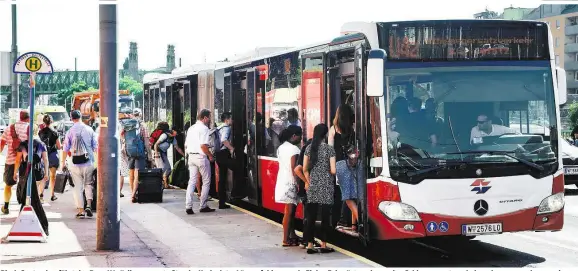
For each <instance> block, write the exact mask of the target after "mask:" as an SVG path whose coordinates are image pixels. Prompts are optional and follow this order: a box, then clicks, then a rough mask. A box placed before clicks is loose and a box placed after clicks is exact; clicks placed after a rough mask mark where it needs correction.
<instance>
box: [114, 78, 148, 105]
mask: <svg viewBox="0 0 578 271" xmlns="http://www.w3.org/2000/svg"><path fill="white" fill-rule="evenodd" d="M118 89H119V90H120V89H128V90H129V91H130V93H132V94H133V95H134V98H135V100H136V101H142V98H143V96H142V95H143V88H142V84H141V83H139V82H137V81H136V80H134V79H132V77H130V76H124V77H122V78H121V79H120V80H119V81H118Z"/></svg>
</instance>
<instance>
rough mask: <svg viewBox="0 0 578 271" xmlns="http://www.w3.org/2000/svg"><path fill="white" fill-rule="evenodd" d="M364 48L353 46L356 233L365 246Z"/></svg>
mask: <svg viewBox="0 0 578 271" xmlns="http://www.w3.org/2000/svg"><path fill="white" fill-rule="evenodd" d="M365 51H366V47H365V44H364V43H361V44H359V45H357V46H355V59H354V78H355V82H354V84H355V126H356V127H355V131H356V139H357V140H356V143H357V149H358V151H359V155H358V157H359V158H358V159H359V162H360V165H361V166H360V169H359V171H358V176H357V184H358V185H357V194H358V201H357V208H358V214H359V221H358V232H359V237H360V239H361V241H362V242H363V243H364V244H367V242H368V240H369V224H368V214H367V211H368V208H367V170H368V167H369V156H368V154H371V150H369V151H368V146H371V140H370V133H369V132H368V130H367V127H368V125H371V124H370V123H368V119H369V113H368V109H369V107H368V105H367V97H366V96H365V80H364V79H365V76H366V70H365V68H364V67H366V64H367V56H366V52H365Z"/></svg>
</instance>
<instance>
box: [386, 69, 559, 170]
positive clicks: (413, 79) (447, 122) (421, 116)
mask: <svg viewBox="0 0 578 271" xmlns="http://www.w3.org/2000/svg"><path fill="white" fill-rule="evenodd" d="M386 66H387V67H386V75H385V76H386V82H388V88H387V89H386V97H387V100H388V106H389V107H388V112H389V114H388V118H387V128H388V149H389V155H390V159H389V166H390V169H391V170H392V171H394V170H404V171H405V172H407V171H412V170H419V169H423V168H427V167H434V166H439V165H440V164H445V163H451V162H452V161H456V162H467V163H470V164H476V163H482V164H484V163H499V164H504V163H519V162H520V158H521V159H523V160H524V161H529V162H532V163H541V164H543V163H551V162H552V161H555V159H556V157H557V151H556V141H554V140H555V139H556V136H555V135H556V131H557V121H556V110H555V109H556V108H555V106H556V102H555V99H554V88H553V81H552V70H551V68H550V63H549V62H548V61H495V62H492V63H487V62H486V63H484V64H480V63H479V62H476V64H473V63H472V62H469V63H468V62H435V63H433V62H432V63H387V64H386Z"/></svg>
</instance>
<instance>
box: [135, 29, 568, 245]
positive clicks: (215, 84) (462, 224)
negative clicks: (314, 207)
mask: <svg viewBox="0 0 578 271" xmlns="http://www.w3.org/2000/svg"><path fill="white" fill-rule="evenodd" d="M341 34H342V36H339V37H337V38H335V39H333V40H331V41H327V42H322V43H318V44H314V45H311V46H306V47H300V48H293V49H287V50H282V51H277V52H272V53H271V52H269V53H270V54H269V55H260V54H259V53H258V52H256V53H255V56H254V57H252V58H250V59H243V60H237V61H233V62H220V63H216V64H214V65H210V66H208V65H205V66H204V67H202V68H194V69H190V70H188V71H187V70H180V71H178V72H173V74H172V75H170V76H165V77H163V78H156V79H151V80H147V81H146V82H145V85H144V89H145V91H144V116H145V121H147V122H148V123H149V124H150V125H154V123H156V122H158V121H169V122H171V123H172V124H173V125H176V126H178V127H183V131H184V130H185V128H186V127H188V126H190V125H191V121H194V120H195V118H196V113H197V112H198V111H199V110H200V109H202V108H207V109H210V110H211V112H213V116H212V117H213V118H214V120H215V123H214V125H218V124H219V123H218V122H219V115H220V114H221V113H223V112H226V111H230V112H232V114H233V119H234V124H233V144H234V145H235V146H236V151H237V153H236V157H237V158H236V159H237V161H238V162H239V163H242V164H243V165H244V167H242V168H243V169H244V170H243V172H236V173H235V176H234V177H233V178H230V179H229V180H219V177H218V176H215V178H214V179H215V180H214V181H215V182H218V181H227V182H228V189H227V190H228V191H227V192H228V193H229V194H231V196H232V197H234V198H240V199H243V200H244V201H247V202H249V203H251V204H254V205H256V206H259V207H261V208H264V209H267V210H272V211H276V212H279V213H282V212H283V205H282V204H278V203H276V202H275V201H274V191H275V182H276V174H277V171H278V162H277V158H276V149H277V147H278V146H279V140H278V135H279V134H280V133H281V131H282V130H283V129H285V128H286V127H287V126H288V125H289V124H290V123H300V125H301V127H302V128H303V140H304V141H305V140H308V139H310V138H311V137H312V135H313V127H314V126H315V125H317V124H319V123H325V124H328V125H330V124H331V123H332V120H333V118H334V117H335V112H336V109H337V107H338V106H340V105H343V104H348V105H349V106H351V107H352V108H353V109H354V112H355V125H354V127H355V133H356V145H357V148H358V150H359V157H360V159H361V161H362V165H363V166H362V167H361V169H360V170H361V174H360V175H359V178H358V180H357V182H358V189H357V190H358V191H357V193H358V201H357V203H358V208H359V225H358V232H357V233H355V234H352V235H355V236H359V237H360V239H361V240H362V241H363V242H364V243H366V242H367V241H369V240H392V239H412V238H422V237H432V236H447V237H448V238H456V239H465V240H469V239H472V238H474V237H475V236H477V235H481V234H500V233H504V232H519V231H558V230H561V229H562V227H563V219H564V218H563V214H564V213H563V211H564V176H563V171H562V160H561V157H560V144H559V138H560V118H559V105H560V104H563V103H565V99H566V85H565V82H566V79H565V77H566V75H565V71H564V70H563V69H561V68H557V67H555V63H554V60H553V59H554V55H553V46H552V37H551V34H550V30H549V28H548V25H546V24H545V23H542V22H533V21H500V20H440V21H404V22H378V23H361V22H354V23H347V24H345V25H344V26H343V27H342V33H341ZM295 112H296V113H297V114H295ZM419 114H421V115H419ZM295 118H298V120H296V119H295ZM180 140H181V141H182V138H181V139H180ZM179 158H180V157H178V155H176V157H175V159H179ZM213 172H217V171H213ZM213 175H214V174H213ZM229 175H230V174H229ZM336 190H338V189H336ZM338 199H339V198H338ZM341 204H342V203H341V202H340V201H336V202H335V206H334V209H335V211H334V213H333V217H334V218H335V217H337V218H338V217H339V214H340V209H341ZM297 215H298V216H299V217H300V218H302V215H303V214H302V209H301V206H299V207H298V211H297ZM335 224H336V219H334V221H333V225H335Z"/></svg>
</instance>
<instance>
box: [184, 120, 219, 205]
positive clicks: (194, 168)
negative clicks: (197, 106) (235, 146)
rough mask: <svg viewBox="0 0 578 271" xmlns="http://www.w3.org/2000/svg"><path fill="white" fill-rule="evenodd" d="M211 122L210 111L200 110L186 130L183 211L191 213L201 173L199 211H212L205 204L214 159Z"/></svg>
mask: <svg viewBox="0 0 578 271" xmlns="http://www.w3.org/2000/svg"><path fill="white" fill-rule="evenodd" d="M210 123H211V111H209V110H207V109H203V110H201V112H200V113H199V115H198V120H197V123H195V124H194V125H193V126H191V128H189V130H188V131H187V138H186V139H185V150H187V154H188V156H189V172H190V176H189V185H188V186H187V198H186V201H185V211H186V213H187V214H189V215H192V214H194V213H195V212H193V195H194V191H195V186H196V184H197V176H198V175H199V173H200V174H201V178H202V182H203V188H202V189H201V204H200V205H201V206H200V207H201V210H200V212H201V213H208V212H214V211H215V209H211V208H210V207H209V206H208V205H207V201H208V198H209V189H210V188H211V163H210V162H211V161H215V158H214V157H213V154H212V153H211V151H210V150H209V146H210V145H211V143H210V139H209V124H210Z"/></svg>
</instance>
